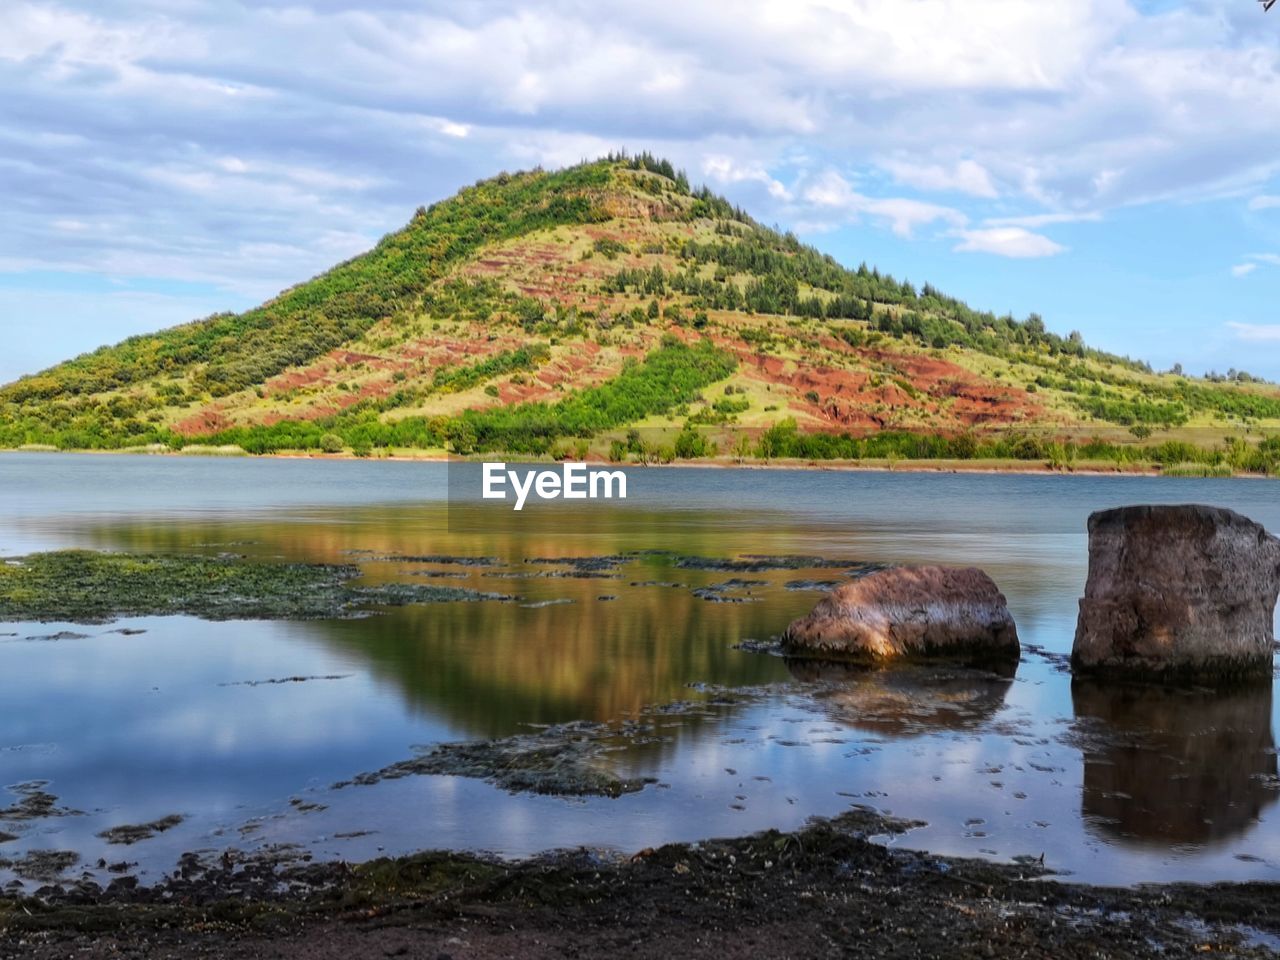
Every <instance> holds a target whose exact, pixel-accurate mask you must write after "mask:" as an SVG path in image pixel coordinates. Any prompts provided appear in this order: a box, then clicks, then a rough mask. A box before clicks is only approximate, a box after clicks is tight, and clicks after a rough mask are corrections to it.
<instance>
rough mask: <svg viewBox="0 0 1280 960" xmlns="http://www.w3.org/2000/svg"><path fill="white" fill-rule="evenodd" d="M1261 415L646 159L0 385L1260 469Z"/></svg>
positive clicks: (67, 402)
mask: <svg viewBox="0 0 1280 960" xmlns="http://www.w3.org/2000/svg"><path fill="white" fill-rule="evenodd" d="M1277 429H1280V391H1278V390H1277V389H1276V388H1275V387H1274V386H1271V385H1266V384H1257V383H1252V382H1249V383H1217V382H1209V381H1205V380H1197V379H1192V378H1186V377H1182V376H1176V375H1173V374H1163V375H1158V374H1155V373H1153V372H1152V371H1151V370H1150V369H1149V368H1148V367H1146V366H1145V365H1144V364H1141V363H1137V362H1133V361H1130V360H1128V359H1125V358H1120V357H1114V356H1110V355H1107V354H1104V353H1101V352H1099V351H1096V350H1092V349H1090V348H1088V347H1086V346H1085V345H1084V344H1083V342H1082V341H1081V340H1080V338H1079V336H1078V335H1076V334H1072V335H1071V336H1070V337H1065V338H1064V337H1060V336H1058V335H1056V334H1054V333H1051V332H1049V331H1048V330H1046V329H1045V327H1044V324H1043V322H1041V321H1040V319H1039V318H1038V317H1035V316H1032V317H1030V318H1028V319H1027V320H1025V321H1022V322H1018V321H1015V320H1013V319H1012V318H1011V317H1007V316H1006V317H997V316H995V315H993V314H991V313H983V312H979V311H976V310H973V309H971V308H969V307H968V306H966V305H965V304H963V303H961V302H959V301H957V300H955V299H953V298H950V297H947V296H945V295H943V294H941V293H939V292H938V291H937V290H935V289H933V288H932V287H930V286H929V285H925V286H924V287H923V288H922V289H920V290H917V289H915V288H914V287H913V286H912V285H910V284H909V283H906V282H900V281H897V280H895V279H894V278H893V277H890V276H888V275H885V274H881V273H880V272H879V271H877V270H871V269H868V268H867V267H865V266H863V267H860V268H858V269H857V270H849V269H846V268H844V267H842V266H841V265H839V264H838V263H836V262H835V261H834V260H833V259H831V258H830V257H826V256H823V255H822V254H820V253H819V252H817V251H816V250H814V249H813V248H811V247H807V246H804V245H802V244H800V243H799V242H798V241H797V240H796V239H795V238H794V237H793V236H790V235H782V234H779V233H777V232H775V231H773V230H769V229H766V228H764V227H762V226H760V225H759V224H757V223H755V222H754V221H753V220H751V219H750V218H749V217H748V216H747V215H746V214H745V213H743V211H741V210H739V209H736V208H734V207H732V206H731V205H730V204H729V203H727V202H726V201H725V200H723V199H722V198H719V197H717V196H714V195H713V194H711V193H709V192H708V191H706V190H705V189H700V190H692V189H690V187H689V185H688V182H687V181H686V179H685V178H684V176H683V174H680V173H678V172H677V171H675V170H673V169H672V168H671V166H670V164H668V163H666V162H665V161H660V160H656V159H654V158H652V157H649V156H642V157H638V158H626V157H622V158H608V159H605V160H601V161H597V162H594V163H586V164H582V165H579V166H576V167H572V168H569V169H566V170H562V171H558V172H554V173H547V172H543V171H533V172H529V173H520V174H515V175H506V174H503V175H502V176H499V177H496V178H494V179H491V180H487V181H483V182H481V183H478V184H476V185H475V186H473V187H470V188H467V189H465V190H463V191H461V192H460V193H459V194H457V195H456V196H455V197H453V198H451V199H449V200H446V201H444V202H442V203H438V204H436V205H434V206H432V207H431V208H430V209H420V210H419V211H418V212H417V213H416V214H415V215H414V217H413V219H412V220H411V221H410V223H409V224H408V225H407V226H406V227H405V228H404V229H403V230H400V231H398V232H396V233H393V234H390V235H388V236H387V237H385V238H384V239H383V240H382V241H381V242H380V243H379V244H378V245H377V246H376V247H375V248H374V249H373V250H371V251H369V252H368V253H366V254H364V255H362V256H359V257H356V258H354V259H352V260H350V261H348V262H346V263H344V264H341V265H339V266H337V267H335V268H334V269H332V270H330V271H329V272H327V273H325V274H323V275H321V276H319V277H316V278H315V279H313V280H310V281H308V282H306V283H303V284H300V285H298V286H296V287H293V288H291V289H290V290H287V291H285V292H284V293H282V294H280V295H279V296H278V297H276V298H274V299H273V300H271V301H269V302H268V303H266V304H264V305H263V306H261V307H258V308H256V309H253V310H250V311H247V312H245V313H242V314H221V315H216V316H212V317H209V318H207V319H204V320H200V321H196V322H194V323H189V324H185V325H183V326H180V327H175V328H172V329H170V330H165V331H161V332H159V333H156V334H153V335H147V336H139V337H133V338H130V339H129V340H126V341H124V342H123V343H120V344H118V345H115V346H110V347H103V348H102V349H99V350H97V351H94V352H93V353H90V354H85V355H84V356H81V357H77V358H75V359H74V360H70V361H68V362H66V363H63V364H60V365H59V366H56V367H53V368H51V369H49V370H46V371H43V372H41V373H39V374H35V375H33V376H29V377H24V378H22V379H20V380H18V381H16V382H14V383H12V384H9V385H7V386H5V387H3V388H0V446H9V447H15V446H23V445H33V444H34V445H50V446H54V447H58V448H62V449H77V448H79V449H136V448H147V447H155V446H157V445H163V446H164V447H166V448H175V449H177V448H183V447H191V446H198V445H202V444H203V445H214V446H216V445H228V444H234V445H238V446H240V447H242V448H243V449H245V450H247V451H250V452H254V453H270V452H278V451H284V450H323V451H327V452H340V451H343V450H347V449H350V450H354V451H355V452H357V453H360V454H367V453H371V452H385V451H403V450H409V449H438V448H441V447H444V446H448V447H450V448H452V449H454V450H457V451H459V452H473V451H487V450H505V451H509V452H518V453H525V454H532V455H542V454H552V455H563V454H566V453H568V452H570V451H573V452H574V453H575V455H590V454H591V453H597V454H601V455H604V454H608V455H610V456H611V457H612V458H614V459H623V458H631V459H641V460H647V459H650V458H659V459H667V458H670V457H685V458H688V457H699V456H707V455H710V454H712V453H713V452H715V451H716V450H719V451H720V452H721V454H729V453H730V452H732V453H734V454H735V455H737V456H739V457H746V456H764V457H803V458H810V459H811V458H833V457H841V458H873V457H891V458H892V457H946V458H957V459H969V458H973V457H985V458H1015V459H1022V460H1037V459H1045V458H1048V459H1051V460H1053V461H1054V462H1056V463H1066V462H1068V461H1070V460H1072V459H1073V458H1085V459H1092V460H1110V461H1114V462H1118V463H1123V462H1126V461H1135V460H1146V461H1156V462H1160V463H1164V464H1166V465H1174V464H1183V463H1196V464H1200V465H1201V466H1202V467H1205V468H1206V469H1209V468H1212V469H1224V470H1225V469H1229V468H1234V469H1237V470H1269V469H1270V470H1275V469H1276V468H1277V467H1278V466H1280V439H1275V438H1274V436H1272V438H1270V439H1264V440H1262V442H1261V443H1258V441H1259V439H1260V438H1265V437H1267V435H1268V434H1269V433H1273V432H1274V431H1276V430H1277ZM1153 435H1155V436H1153ZM1179 469H1183V468H1181V467H1180V468H1179ZM1196 469H1200V468H1199V467H1197V468H1196Z"/></svg>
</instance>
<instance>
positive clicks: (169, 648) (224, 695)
mask: <svg viewBox="0 0 1280 960" xmlns="http://www.w3.org/2000/svg"><path fill="white" fill-rule="evenodd" d="M632 478H633V479H632V489H631V491H630V493H631V499H629V500H628V501H627V502H626V503H625V504H616V503H615V504H602V503H598V502H597V503H586V504H579V505H575V506H573V507H572V508H565V507H564V506H562V505H560V506H554V505H552V506H548V505H540V506H539V507H537V508H536V509H534V508H530V509H527V510H526V511H525V512H524V513H523V514H521V515H513V514H512V513H511V512H510V511H508V510H505V509H500V508H496V507H489V508H486V509H483V510H481V509H479V508H478V506H476V505H464V506H457V505H455V507H454V508H453V513H452V518H451V517H450V513H449V511H448V510H447V508H446V502H445V491H446V488H447V485H446V482H445V480H446V478H445V468H444V467H443V466H442V465H438V464H409V463H380V462H354V461H314V462H312V461H282V460H195V459H191V460H187V459H180V458H154V459H153V458H141V457H138V458H130V457H107V456H66V455H64V456H49V455H37V454H11V455H2V456H0V556H16V555H19V554H22V553H25V552H27V551H31V550H41V549H52V548H60V547H68V546H83V547H93V548H100V549H112V550H136V551H172V552H202V551H207V552H211V553H219V552H226V551H231V552H235V553H240V554H245V555H249V556H258V557H269V558H288V559H298V560H300V559H306V560H317V561H340V562H357V563H359V564H360V565H361V567H362V572H363V576H364V577H366V578H367V579H369V580H371V581H379V580H395V579H403V580H405V581H407V582H432V583H441V584H447V585H459V586H472V587H476V588H479V589H484V590H487V591H498V592H503V593H514V594H518V595H519V596H520V598H521V603H520V604H511V603H496V602H482V603H452V604H431V605H423V606H415V607H406V608H400V609H396V610H392V611H389V612H386V613H382V614H380V615H377V616H372V617H369V618H367V619H360V620H342V621H314V622H302V623H285V622H231V623H208V622H203V621H200V620H196V619H192V618H186V617H170V618H149V619H128V620H121V621H118V622H115V623H112V624H109V625H95V626H84V625H76V624H57V623H43V624H36V623H0V786H7V787H10V788H12V787H19V786H20V785H24V784H26V785H30V784H31V783H32V782H35V781H43V782H45V784H44V786H43V787H42V788H41V789H43V790H44V791H46V792H48V793H50V794H53V795H55V796H56V797H57V806H58V808H59V810H60V811H62V812H67V811H71V812H73V813H74V815H63V816H48V817H43V818H41V819H37V820H34V821H20V822H19V821H15V822H6V821H4V820H3V818H2V817H0V830H7V831H9V832H11V833H14V834H17V835H18V839H17V840H14V841H10V842H8V843H5V844H0V858H6V857H9V858H13V857H16V856H20V855H21V854H23V853H25V852H27V851H30V850H71V851H75V852H77V853H78V854H79V855H80V856H81V857H82V858H83V860H84V861H85V863H87V864H92V863H94V862H96V861H97V860H98V858H99V857H105V858H106V859H107V860H109V861H116V860H121V859H126V860H128V861H131V862H133V861H137V862H138V863H139V864H140V869H141V870H143V871H146V873H147V875H149V876H152V877H155V876H157V875H158V874H159V873H162V872H163V871H164V870H166V869H170V868H171V867H172V864H173V861H174V860H175V858H176V857H177V855H178V854H179V853H181V852H183V851H186V850H193V849H218V848H223V847H229V846H234V847H238V848H240V849H253V848H257V847H260V846H264V845H269V844H281V843H288V844H298V845H301V846H303V847H306V848H308V849H310V850H311V851H313V852H314V853H316V854H317V855H320V856H326V857H343V858H347V859H360V858H365V857H369V856H373V855H376V854H378V853H379V852H384V851H385V852H392V853H399V852H408V851H412V850H417V849H422V848H430V847H453V848H467V849H480V850H487V851H493V852H496V853H500V854H503V855H523V854H528V853H531V852H535V851H538V850H542V849H547V848H551V847H560V846H579V845H587V846H599V847H608V848H614V849H619V850H623V851H630V850H635V849H639V848H642V847H646V846H653V845H655V844H658V843H661V842H664V841H669V840H682V839H695V838H699V837H707V836H712V835H725V834H738V833H744V832H748V831H752V830H756V829H761V828H764V827H769V826H777V827H793V826H796V825H798V824H800V823H802V822H803V821H804V820H805V819H806V818H808V817H810V816H812V815H815V814H822V815H829V814H835V813H838V812H839V811H841V810H843V809H846V808H847V807H848V806H849V805H850V804H865V805H869V806H873V807H875V808H876V809H878V810H882V811H888V812H891V813H893V814H895V815H898V816H903V817H910V818H916V819H920V820H924V821H927V823H928V826H927V827H922V828H919V829H916V830H913V831H911V832H910V833H908V834H907V835H906V836H905V837H904V838H901V839H899V840H898V841H896V842H898V843H901V844H904V845H908V846H912V847H920V848H927V849H930V850H935V851H938V852H941V853H943V854H947V855H971V856H987V857H992V858H996V859H1008V858H1012V857H1015V856H1020V855H1031V856H1039V855H1040V854H1041V853H1044V854H1045V859H1046V863H1047V864H1048V865H1049V866H1050V867H1054V868H1056V869H1059V870H1064V871H1070V872H1072V873H1073V874H1074V875H1075V876H1076V877H1078V878H1080V879H1085V880H1090V881H1104V882H1111V883H1130V882H1137V881H1145V880H1160V879H1174V878H1177V879H1195V880H1211V879H1244V878H1266V879H1280V808H1278V807H1277V805H1276V800H1277V799H1278V798H1280V781H1278V780H1277V777H1276V772H1277V768H1276V756H1275V744H1274V739H1273V728H1274V712H1275V708H1274V704H1273V696H1272V691H1271V689H1270V688H1269V687H1264V688H1262V689H1255V690H1249V691H1243V692H1239V693H1235V694H1232V695H1230V696H1220V695H1213V694H1208V693H1205V692H1203V691H1167V692H1162V691H1154V690H1146V691H1140V690H1134V689H1128V690H1119V691H1118V690H1115V689H1112V688H1097V687H1089V688H1084V687H1077V688H1076V689H1075V690H1074V691H1073V689H1072V686H1071V683H1070V678H1069V677H1068V676H1067V675H1066V674H1065V673H1063V672H1062V671H1061V669H1060V666H1059V664H1058V663H1057V662H1056V660H1055V659H1054V658H1053V657H1052V656H1051V655H1052V654H1053V653H1066V652H1068V651H1069V650H1070V645H1071V638H1072V633H1073V630H1074V626H1075V610H1076V598H1077V597H1078V596H1079V595H1080V593H1081V592H1082V589H1083V585H1084V578H1085V570H1086V560H1087V556H1086V538H1085V533H1084V530H1085V519H1086V517H1087V516H1088V514H1089V513H1090V512H1091V511H1093V510H1096V509H1101V508H1104V507H1108V506H1115V505H1119V504H1124V503H1135V502H1205V503H1213V504H1219V505H1222V506H1228V507H1232V508H1234V509H1236V510H1239V511H1241V512H1242V513H1244V514H1246V515H1248V516H1250V517H1253V518H1254V519H1256V520H1259V521H1260V522H1262V523H1264V524H1265V525H1267V526H1268V527H1269V528H1270V529H1272V530H1280V492H1278V491H1280V488H1277V487H1276V486H1275V485H1273V484H1270V483H1267V482H1261V481H1230V480H1154V479H1148V478H1118V477H1115V478H1112V477H1106V478H1101V477H1002V476H963V475H933V474H872V473H867V474H859V473H834V472H831V473H827V472H792V471H752V470H742V471H730V470H696V469H656V468H655V469H649V470H641V471H636V472H633V474H632ZM450 519H452V520H453V523H452V524H450V523H449V520H450ZM460 521H465V522H460ZM660 551H666V552H660ZM630 552H634V556H633V557H632V558H631V559H630V560H628V561H627V562H626V563H623V564H621V565H620V566H618V567H617V568H616V570H613V571H606V573H612V576H611V577H609V578H603V579H578V578H572V577H562V576H540V575H539V574H545V573H555V572H558V571H559V572H564V571H566V569H567V568H565V567H564V566H563V565H554V564H551V565H547V564H529V563H526V562H525V561H526V560H529V559H533V558H548V557H551V558H563V557H574V556H588V555H606V554H621V553H630ZM424 554H451V555H467V556H488V557H495V558H497V559H498V564H497V565H495V566H492V567H477V568H471V567H461V566H456V565H443V564H436V563H412V562H405V561H393V560H385V559H377V558H379V557H388V556H396V555H424ZM743 554H770V555H774V554H776V555H783V554H788V555H789V554H804V555H818V556H823V557H828V558H850V559H858V560H865V561H884V562H918V563H927V562H938V563H949V564H976V565H979V566H982V567H984V568H985V569H986V570H987V571H988V572H989V573H990V574H991V575H992V576H993V577H994V578H995V580H996V581H997V583H999V585H1000V586H1001V588H1002V589H1003V591H1004V592H1005V594H1006V595H1007V597H1008V598H1009V604H1010V607H1011V609H1012V611H1013V613H1014V616H1015V618H1016V619H1017V622H1018V628H1019V633H1020V635H1021V637H1022V639H1023V642H1024V644H1025V645H1028V646H1029V648H1030V649H1028V651H1027V652H1026V654H1025V655H1024V658H1023V662H1022V663H1021V665H1020V666H1019V669H1018V672H1017V675H1016V677H1015V678H1013V679H1012V680H1010V681H998V680H976V679H972V678H960V679H952V680H950V681H946V682H938V681H934V682H927V683H926V682H920V681H916V680H912V679H910V678H903V677H900V676H894V675H883V674H881V675H877V674H859V673H848V672H832V671H831V670H818V669H817V668H814V667H789V666H788V665H787V663H785V662H784V661H783V660H781V659H779V658H776V657H771V656H767V655H762V654H753V653H747V652H743V651H740V650H736V649H733V645H734V644H736V643H738V642H739V641H741V640H743V639H747V638H751V639H761V640H763V639H767V638H768V637H770V636H771V635H774V634H777V633H778V632H780V631H781V630H782V628H783V627H785V625H786V624H787V622H788V621H789V620H790V619H791V618H793V617H795V616H798V615H800V614H802V613H804V612H807V611H808V610H809V609H810V608H811V607H812V605H813V604H814V603H815V602H817V600H818V599H819V598H820V596H821V594H820V593H818V592H815V591H813V590H796V589H789V588H788V583H789V582H791V581H796V580H805V579H810V580H812V579H831V578H838V577H839V576H840V574H841V571H840V570H839V569H834V570H832V569H825V570H824V569H818V570H782V571H776V570H775V571H766V572H762V573H754V572H753V573H736V572H721V571H711V570H693V569H685V568H681V567H679V566H677V565H676V563H675V558H676V556H680V555H692V556H702V557H725V558H728V557H736V556H739V555H743ZM430 571H435V572H439V573H447V574H460V575H461V576H460V577H456V576H450V577H447V578H440V579H430V580H425V579H422V577H423V574H424V573H426V572H430ZM731 577H739V578H743V579H751V580H758V581H763V582H762V583H757V584H753V585H750V586H747V587H741V588H739V589H737V590H736V591H731V594H732V595H734V596H737V597H739V598H742V599H744V600H746V601H747V602H741V603H713V602H709V601H707V600H704V599H700V598H699V597H697V596H695V595H694V593H693V589H694V588H697V587H702V586H707V585H711V584H716V583H723V582H724V581H726V580H727V579H729V578H731ZM671 584H675V585H671ZM748 591H749V592H748ZM602 597H612V598H613V599H601V598H602ZM545 600H556V601H571V602H562V603H556V604H552V605H543V606H538V605H536V604H538V603H539V602H540V601H545ZM121 629H128V630H136V631H142V632H139V633H131V634H124V633H120V632H118V631H120V630H121ZM61 631H69V632H73V633H76V634H81V635H82V636H81V637H80V638H78V639H60V640H47V639H39V638H41V637H49V636H51V635H54V634H57V633H59V632H61ZM6 634H7V636H6ZM1040 651H1043V652H1040ZM793 671H794V672H793ZM297 677H302V678H314V679H307V680H303V681H300V682H283V683H263V682H262V681H267V680H288V678H297ZM814 680H821V681H823V685H822V686H821V687H814V686H813V684H812V683H810V681H814ZM708 685H709V686H730V687H744V686H751V687H755V688H765V690H764V692H762V693H761V694H760V695H759V696H756V697H754V698H751V699H749V700H747V701H746V702H743V703H739V704H736V705H734V706H710V705H708V706H706V707H705V708H702V709H697V710H693V711H687V712H684V713H680V714H675V715H670V716H667V715H663V714H658V715H657V716H659V718H660V719H659V720H658V724H659V733H660V736H658V737H655V738H650V739H649V742H645V743H643V744H626V743H624V744H621V745H620V748H619V750H618V751H617V752H616V754H615V755H614V757H613V761H614V763H616V765H617V767H618V769H619V771H620V772H622V773H624V774H629V775H638V774H644V775H650V776H653V777H656V778H657V779H658V780H659V784H658V785H656V786H653V787H649V788H647V789H645V790H644V791H642V792H640V793H637V794H630V795H627V796H624V797H622V798H620V799H612V800H611V799H587V800H564V799H559V798H552V797H531V796H524V795H514V796H513V795H509V794H506V793H504V792H502V791H500V790H498V789H496V788H494V787H491V786H489V785H487V784H485V783H483V782H479V781H475V780H467V779H461V778H453V777H410V778H406V779H402V780H396V781H388V782H383V783H380V784H378V785H376V786H364V787H350V788H346V789H343V790H333V789H331V786H330V785H331V784H333V783H334V782H336V781H340V780H345V779H347V778H349V777H352V776H353V775H356V774H359V773H362V772H365V771H370V770H376V769H378V768H380V767H382V766H385V765H386V764H388V763H392V762H395V761H397V760H401V759H404V758H406V757H409V756H411V755H412V754H413V752H414V749H415V748H416V747H421V746H425V745H430V744H432V743H437V742H441V741H449V740H462V739H474V738H481V737H491V736H504V735H507V734H512V733H520V732H529V731H530V730H533V729H536V728H537V727H538V725H544V724H549V723H555V722H559V721H566V720H574V719H584V718H585V719H592V720H602V721H611V720H620V719H625V718H630V717H636V716H650V717H651V716H654V714H651V713H646V709H647V708H650V707H653V706H655V705H661V704H664V703H668V702H670V701H674V700H691V699H692V700H699V699H701V698H703V697H704V696H706V694H704V693H703V692H702V691H703V690H704V689H705V687H706V686H708ZM28 789H30V787H28ZM20 799H21V791H20V790H19V791H18V792H17V793H14V794H13V795H12V796H10V795H8V794H0V810H3V809H4V808H5V807H7V806H9V805H10V804H11V803H14V802H17V801H18V800H20ZM169 814H180V815H182V816H184V817H185V818H186V819H185V821H184V822H183V823H182V825H180V826H179V827H176V828H175V829H173V830H171V831H169V832H167V833H164V834H162V835H160V836H158V837H156V838H154V839H151V840H147V841H144V842H142V843H139V844H136V845H134V846H131V847H120V846H108V845H107V844H106V843H105V842H104V841H103V840H101V839H99V838H98V837H97V836H96V835H97V834H98V833H99V832H100V831H102V830H103V829H105V828H107V827H111V826H117V825H120V824H135V823H141V822H146V821H150V820H154V819H157V818H159V817H163V816H166V815H169ZM352 834H356V835H352ZM78 872H79V870H78V869H77V870H73V871H72V873H71V875H72V876H74V875H76V874H77V873H78ZM3 879H7V876H0V880H3Z"/></svg>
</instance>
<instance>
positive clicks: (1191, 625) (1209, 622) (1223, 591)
mask: <svg viewBox="0 0 1280 960" xmlns="http://www.w3.org/2000/svg"><path fill="white" fill-rule="evenodd" d="M1278 590H1280V540H1277V539H1276V538H1275V537H1272V536H1270V535H1269V534H1268V533H1267V532H1266V531H1265V530H1264V529H1263V528H1262V527H1261V526H1260V525H1259V524H1257V523H1254V522H1253V521H1252V520H1250V519H1248V518H1247V517H1242V516H1241V515H1240V514H1238V513H1235V512H1233V511H1231V510H1225V509H1222V508H1220V507H1206V506H1197V505H1185V506H1135V507H1120V508H1118V509H1115V510H1103V511H1101V512H1099V513H1095V514H1093V516H1091V517H1090V518H1089V578H1088V582H1087V583H1086V585H1085V592H1084V597H1083V598H1082V599H1081V600H1080V615H1079V619H1078V621H1077V623H1076V638H1075V645H1074V648H1073V649H1072V654H1071V666H1072V669H1073V670H1074V671H1075V672H1076V673H1078V674H1121V675H1134V674H1138V675H1169V674H1177V675H1187V676H1196V677H1210V678H1212V677H1227V676H1240V675H1250V674H1257V675H1259V676H1263V675H1268V674H1270V671H1271V660H1272V653H1273V649H1272V647H1273V638H1272V629H1273V628H1272V623H1273V618H1274V616H1275V605H1276V593H1277V591H1278Z"/></svg>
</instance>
